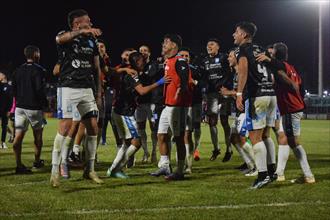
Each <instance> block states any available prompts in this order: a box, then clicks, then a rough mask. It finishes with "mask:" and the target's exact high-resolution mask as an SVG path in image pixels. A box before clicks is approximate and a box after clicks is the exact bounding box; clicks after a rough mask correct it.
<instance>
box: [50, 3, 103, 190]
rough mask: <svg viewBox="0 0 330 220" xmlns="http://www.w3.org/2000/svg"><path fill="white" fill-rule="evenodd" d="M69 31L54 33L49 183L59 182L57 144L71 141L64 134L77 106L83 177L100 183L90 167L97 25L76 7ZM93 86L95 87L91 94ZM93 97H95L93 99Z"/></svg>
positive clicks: (93, 141)
mask: <svg viewBox="0 0 330 220" xmlns="http://www.w3.org/2000/svg"><path fill="white" fill-rule="evenodd" d="M68 25H69V27H70V29H71V30H70V31H66V32H63V33H60V34H59V35H57V37H56V43H57V45H58V48H59V50H60V51H61V53H63V61H62V63H61V66H60V76H59V84H60V85H59V86H60V90H59V95H60V97H59V101H60V102H59V103H58V105H59V109H60V111H59V113H60V117H61V118H62V119H60V120H59V128H58V133H57V135H56V137H55V140H54V147H53V153H52V174H51V178H50V182H51V185H52V186H53V187H58V186H59V174H58V171H59V163H60V152H61V148H62V146H63V145H64V144H65V143H68V142H71V138H70V137H68V138H66V136H67V135H68V131H69V129H70V127H71V119H72V117H73V108H77V110H78V112H79V114H80V115H81V119H82V123H84V125H85V127H86V130H87V137H86V143H87V146H86V160H87V161H86V166H85V170H84V175H83V177H84V178H86V179H91V180H93V181H94V182H96V183H99V184H100V183H103V181H102V180H101V179H100V178H99V177H98V176H97V174H96V172H95V171H94V162H95V153H96V145H97V134H98V127H97V115H98V109H97V106H96V101H97V102H98V103H100V102H101V89H100V88H97V86H99V87H100V85H101V83H100V82H98V85H95V79H94V77H95V76H96V77H97V79H98V80H97V81H99V77H100V64H99V53H98V48H97V42H96V37H98V36H100V35H101V34H102V32H101V30H100V29H97V28H92V23H91V21H90V18H89V16H88V13H87V12H86V11H85V10H82V9H77V10H74V11H71V12H70V13H69V14H68ZM93 89H97V93H96V97H94V94H93ZM95 100H96V101H95Z"/></svg>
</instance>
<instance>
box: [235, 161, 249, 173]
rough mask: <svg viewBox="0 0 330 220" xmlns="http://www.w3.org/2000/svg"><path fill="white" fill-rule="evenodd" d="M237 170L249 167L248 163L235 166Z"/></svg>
mask: <svg viewBox="0 0 330 220" xmlns="http://www.w3.org/2000/svg"><path fill="white" fill-rule="evenodd" d="M235 169H236V170H240V171H243V170H246V169H249V168H248V166H247V164H246V163H243V164H241V165H240V166H238V167H235Z"/></svg>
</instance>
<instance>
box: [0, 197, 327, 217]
mask: <svg viewBox="0 0 330 220" xmlns="http://www.w3.org/2000/svg"><path fill="white" fill-rule="evenodd" d="M327 204H330V203H326V202H321V201H315V202H285V203H268V204H238V205H213V206H176V207H163V208H139V209H95V210H86V209H81V210H67V211H58V210H54V212H52V211H49V212H26V213H15V212H9V213H1V212H0V217H24V216H30V217H31V216H32V217H33V216H43V215H48V216H49V215H54V216H56V215H60V214H67V215H93V214H115V213H139V212H160V211H165V212H166V211H180V210H216V209H247V208H259V207H289V206H299V205H327Z"/></svg>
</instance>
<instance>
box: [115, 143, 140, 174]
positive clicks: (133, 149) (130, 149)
mask: <svg viewBox="0 0 330 220" xmlns="http://www.w3.org/2000/svg"><path fill="white" fill-rule="evenodd" d="M137 150H138V149H137V148H136V147H135V146H134V145H132V144H131V145H130V146H129V147H128V148H127V150H126V151H125V154H124V157H123V159H122V160H121V161H120V164H119V170H122V169H123V168H124V167H125V166H126V164H127V162H128V160H129V158H130V156H132V155H133V154H135V152H136V151H137Z"/></svg>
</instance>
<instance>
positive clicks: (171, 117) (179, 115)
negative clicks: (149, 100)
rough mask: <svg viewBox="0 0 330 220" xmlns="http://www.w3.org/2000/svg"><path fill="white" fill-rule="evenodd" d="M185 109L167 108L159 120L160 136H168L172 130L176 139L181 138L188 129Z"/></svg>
mask: <svg viewBox="0 0 330 220" xmlns="http://www.w3.org/2000/svg"><path fill="white" fill-rule="evenodd" d="M186 118H187V117H186V110H185V107H178V106H166V107H165V108H164V109H163V111H162V114H161V116H160V120H159V127H158V134H167V133H168V131H169V129H171V131H172V134H173V136H174V137H177V136H180V134H182V133H183V132H184V131H185V128H186Z"/></svg>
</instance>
